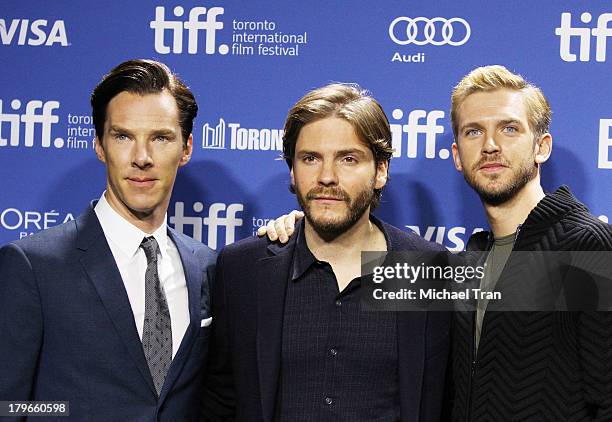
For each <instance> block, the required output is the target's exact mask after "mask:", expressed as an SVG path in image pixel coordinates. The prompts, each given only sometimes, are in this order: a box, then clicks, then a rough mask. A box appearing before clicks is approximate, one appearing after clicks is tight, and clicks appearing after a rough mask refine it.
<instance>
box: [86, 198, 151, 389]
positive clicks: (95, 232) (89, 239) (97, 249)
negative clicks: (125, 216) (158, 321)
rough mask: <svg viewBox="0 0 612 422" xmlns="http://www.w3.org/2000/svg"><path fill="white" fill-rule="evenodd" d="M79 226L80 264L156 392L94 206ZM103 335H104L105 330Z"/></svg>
mask: <svg viewBox="0 0 612 422" xmlns="http://www.w3.org/2000/svg"><path fill="white" fill-rule="evenodd" d="M76 225H77V230H78V238H77V248H78V249H80V250H82V251H83V252H84V253H83V256H82V257H81V259H80V262H81V265H82V266H83V269H84V271H85V272H86V273H87V275H88V276H89V278H90V280H91V282H92V283H93V285H94V287H95V289H96V291H97V292H98V295H99V296H100V300H101V301H102V304H103V305H104V307H105V308H106V311H107V313H108V317H109V318H110V320H111V321H112V323H113V325H114V326H115V328H116V330H117V334H118V336H119V337H120V338H121V340H122V341H123V343H124V345H125V347H126V349H127V351H128V354H129V355H130V357H131V358H132V360H133V361H134V364H135V365H136V367H137V368H138V370H139V371H140V373H141V375H142V377H143V379H144V381H145V383H146V384H147V385H148V386H149V388H150V389H151V391H152V392H153V393H154V394H156V392H155V387H154V385H153V380H152V379H151V374H150V372H149V367H148V366H147V361H146V359H145V356H144V352H143V350H142V343H141V341H140V337H139V336H138V330H137V329H136V324H135V323H134V314H133V313H132V307H131V305H130V301H129V299H128V296H127V292H126V291H125V286H124V285H123V280H122V279H121V274H120V273H119V269H118V268H117V264H116V263H115V259H114V258H113V255H112V253H111V250H110V248H109V246H108V243H107V241H106V238H105V237H104V232H103V231H102V227H101V226H100V223H99V221H98V218H97V217H96V215H95V213H94V211H93V208H90V209H89V210H88V211H87V212H86V213H85V214H83V215H81V216H80V217H79V218H78V219H77V221H76ZM100 335H101V336H103V335H104V333H100Z"/></svg>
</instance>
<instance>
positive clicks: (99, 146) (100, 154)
mask: <svg viewBox="0 0 612 422" xmlns="http://www.w3.org/2000/svg"><path fill="white" fill-rule="evenodd" d="M94 144H95V150H96V156H97V157H98V160H100V161H102V162H103V163H104V164H106V156H105V155H104V147H103V146H102V141H101V140H100V137H99V136H97V135H96V138H95V140H94Z"/></svg>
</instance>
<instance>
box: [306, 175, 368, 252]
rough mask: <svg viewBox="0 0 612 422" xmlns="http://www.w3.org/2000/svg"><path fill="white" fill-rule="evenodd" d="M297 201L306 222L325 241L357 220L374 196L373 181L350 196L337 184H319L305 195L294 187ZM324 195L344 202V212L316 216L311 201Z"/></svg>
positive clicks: (345, 229)
mask: <svg viewBox="0 0 612 422" xmlns="http://www.w3.org/2000/svg"><path fill="white" fill-rule="evenodd" d="M295 192H296V196H297V200H298V203H299V204H300V207H302V210H303V211H304V215H305V218H306V220H307V221H308V223H309V224H310V225H311V227H312V228H313V229H314V231H315V232H316V233H317V234H318V235H319V236H320V237H321V238H322V239H324V240H325V241H328V242H329V241H332V240H334V239H336V238H337V237H338V236H340V235H341V234H343V233H345V232H346V231H347V230H349V229H350V228H351V227H353V226H354V225H355V223H357V221H359V219H360V218H361V217H362V216H363V214H364V213H365V212H366V211H367V210H368V207H369V206H370V205H371V204H372V200H373V198H374V195H375V193H374V182H373V181H372V182H371V183H369V184H368V186H366V187H365V189H363V190H361V191H360V192H358V193H357V195H355V197H354V198H351V197H350V196H349V194H348V193H347V192H346V191H345V190H344V189H342V188H340V187H339V186H333V187H325V186H320V187H316V188H313V189H311V190H310V191H308V192H307V193H306V194H305V195H304V194H303V193H302V192H300V190H299V189H297V187H295ZM320 195H324V196H331V197H334V198H339V199H341V200H342V201H344V203H345V204H346V212H345V213H344V215H343V216H340V217H317V216H316V215H314V214H315V212H314V211H313V209H312V206H311V201H312V200H314V199H315V197H317V196H320Z"/></svg>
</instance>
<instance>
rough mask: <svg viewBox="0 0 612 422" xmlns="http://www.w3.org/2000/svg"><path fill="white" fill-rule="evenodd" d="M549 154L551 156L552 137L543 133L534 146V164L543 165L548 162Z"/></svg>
mask: <svg viewBox="0 0 612 422" xmlns="http://www.w3.org/2000/svg"><path fill="white" fill-rule="evenodd" d="M550 154H552V135H551V134H550V133H545V134H544V135H542V136H540V139H539V140H538V142H536V145H535V162H536V164H543V163H545V162H546V161H548V159H549V158H550Z"/></svg>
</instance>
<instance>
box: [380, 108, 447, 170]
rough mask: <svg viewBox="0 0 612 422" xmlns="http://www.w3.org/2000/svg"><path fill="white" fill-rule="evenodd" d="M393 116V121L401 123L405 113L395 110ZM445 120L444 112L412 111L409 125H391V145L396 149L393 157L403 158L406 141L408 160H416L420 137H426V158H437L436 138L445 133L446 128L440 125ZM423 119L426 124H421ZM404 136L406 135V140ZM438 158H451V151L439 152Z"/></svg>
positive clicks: (443, 149) (442, 150) (409, 115)
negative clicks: (439, 121) (439, 122)
mask: <svg viewBox="0 0 612 422" xmlns="http://www.w3.org/2000/svg"><path fill="white" fill-rule="evenodd" d="M391 116H392V117H393V119H395V120H398V121H399V120H402V119H403V118H404V112H403V111H402V110H400V109H395V110H393V112H392V113H391ZM443 118H444V112H443V111H442V110H432V111H430V112H427V111H425V110H412V111H411V112H410V114H408V122H407V123H404V124H397V123H392V124H391V125H390V126H391V143H392V145H393V148H394V149H395V152H394V153H393V156H394V157H401V156H402V146H403V144H404V139H405V140H406V145H407V147H406V153H405V155H406V156H407V157H408V158H416V157H417V155H418V154H417V146H418V140H419V135H425V157H426V158H429V159H433V158H436V137H437V135H439V134H442V133H444V126H442V125H440V124H438V120H439V119H443ZM422 119H425V122H424V123H421V120H422ZM404 134H406V137H405V138H404ZM438 157H440V158H441V159H443V160H446V159H447V158H448V157H450V151H449V150H448V149H445V148H442V149H440V150H439V151H438Z"/></svg>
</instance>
